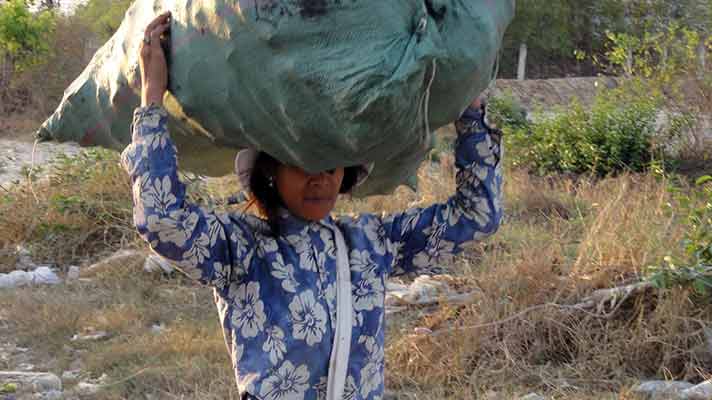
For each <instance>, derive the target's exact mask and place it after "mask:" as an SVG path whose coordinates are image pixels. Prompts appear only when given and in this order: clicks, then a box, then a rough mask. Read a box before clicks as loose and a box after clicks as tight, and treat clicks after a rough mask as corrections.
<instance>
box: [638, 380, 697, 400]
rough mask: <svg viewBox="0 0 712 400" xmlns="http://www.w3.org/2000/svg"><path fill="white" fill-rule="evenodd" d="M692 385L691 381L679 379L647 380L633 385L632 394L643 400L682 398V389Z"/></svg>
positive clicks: (673, 399)
mask: <svg viewBox="0 0 712 400" xmlns="http://www.w3.org/2000/svg"><path fill="white" fill-rule="evenodd" d="M693 386H694V385H693V384H691V383H688V382H681V381H648V382H643V383H641V384H639V385H638V386H636V387H634V388H633V394H635V395H637V396H638V398H640V399H643V400H675V399H684V397H683V395H682V391H684V390H686V389H689V388H691V387H693Z"/></svg>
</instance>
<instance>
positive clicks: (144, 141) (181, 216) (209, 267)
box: [121, 104, 502, 400]
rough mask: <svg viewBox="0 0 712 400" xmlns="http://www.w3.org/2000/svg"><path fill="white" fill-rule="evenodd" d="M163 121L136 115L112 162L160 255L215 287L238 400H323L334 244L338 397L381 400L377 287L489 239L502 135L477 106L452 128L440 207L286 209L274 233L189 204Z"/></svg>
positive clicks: (142, 112)
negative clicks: (307, 214) (449, 183)
mask: <svg viewBox="0 0 712 400" xmlns="http://www.w3.org/2000/svg"><path fill="white" fill-rule="evenodd" d="M167 117H168V115H167V113H166V111H165V109H163V108H162V107H161V106H157V105H155V104H151V105H150V106H146V107H140V108H137V109H136V110H135V111H134V119H133V124H132V127H131V129H132V135H133V142H132V143H131V144H130V145H129V146H128V147H127V148H126V149H125V150H124V152H123V153H122V156H121V164H122V166H123V167H124V168H125V169H126V171H127V172H128V173H129V174H130V176H131V178H132V182H133V199H134V223H135V225H136V228H137V229H138V231H139V233H140V235H141V236H142V237H143V238H144V239H145V240H146V241H147V242H148V243H149V244H150V246H151V248H152V249H153V250H154V251H155V252H156V253H158V254H159V255H161V256H163V257H165V258H167V259H169V260H173V261H174V262H175V263H176V264H177V265H178V267H179V268H180V269H181V270H182V271H183V272H184V273H186V274H187V275H189V276H191V277H193V278H195V279H198V280H200V281H201V282H202V283H204V284H207V285H210V286H212V287H213V288H214V294H215V295H214V297H215V303H216V305H217V309H218V314H219V318H220V322H221V324H222V327H223V331H224V336H225V341H226V344H227V347H228V351H229V353H230V357H231V360H232V366H233V368H234V371H235V377H236V380H237V386H238V390H239V391H240V393H249V394H251V395H252V396H254V397H256V398H258V399H263V400H277V399H279V400H292V399H299V400H302V399H324V398H325V396H326V395H325V393H326V383H327V376H328V367H329V357H330V353H331V349H332V342H333V337H334V332H335V319H336V304H335V299H336V264H335V263H336V246H335V237H334V233H333V232H334V231H333V230H332V229H334V228H336V227H338V229H340V230H341V232H342V234H343V237H344V240H345V242H346V244H347V247H348V250H349V251H348V256H349V257H348V258H349V264H350V270H351V283H352V303H353V321H352V334H351V338H352V341H351V353H350V356H349V364H348V370H347V372H348V373H347V379H346V388H345V391H344V396H343V397H344V399H349V400H356V399H364V400H366V399H369V400H371V399H382V397H383V393H384V384H383V376H384V375H383V369H384V360H383V356H384V337H385V336H384V315H385V307H384V301H385V294H386V293H385V287H386V279H387V278H388V277H389V276H393V275H398V274H403V273H408V272H419V271H421V272H422V271H424V270H427V269H428V268H429V267H431V266H433V265H434V264H436V263H437V262H438V258H439V256H440V255H441V254H452V253H457V252H458V251H460V246H461V244H463V243H465V242H468V241H472V240H478V239H482V238H484V237H486V236H488V235H491V234H493V233H494V232H495V231H496V230H497V228H498V226H499V223H500V220H501V217H502V170H501V163H500V159H501V156H502V152H501V148H500V146H499V136H498V135H497V134H495V132H494V131H493V130H491V129H490V128H488V127H487V126H486V124H485V122H484V116H483V113H482V112H480V110H476V109H473V108H469V109H467V110H466V111H465V113H464V114H463V115H462V116H461V117H460V119H459V120H458V121H457V123H456V127H457V130H458V138H457V142H456V150H455V152H456V161H455V165H456V168H457V192H456V193H455V194H454V195H453V196H452V197H451V198H450V199H449V200H448V201H447V202H445V203H444V204H435V205H432V206H430V207H427V208H414V209H409V210H406V211H405V212H402V213H397V214H393V215H384V216H380V215H372V214H363V215H360V216H358V217H346V216H344V217H339V218H333V217H331V216H328V217H326V218H325V219H324V220H322V221H319V222H308V221H304V220H301V219H299V218H298V217H296V216H293V215H291V214H290V213H289V212H287V211H285V210H283V211H282V213H281V215H280V217H279V224H278V225H279V232H280V234H279V236H278V237H275V236H273V235H272V234H271V233H270V229H269V226H268V224H267V223H266V222H265V221H264V220H262V219H260V218H257V217H255V216H252V215H248V214H243V213H239V212H237V213H220V212H215V211H211V210H208V209H205V208H202V207H199V206H198V205H195V204H191V203H189V202H187V201H186V198H185V196H186V188H185V186H184V184H183V183H181V181H180V180H179V179H178V173H177V158H176V155H177V153H176V149H175V146H174V144H173V142H172V141H171V138H170V135H169V132H168V130H167V128H166V122H167Z"/></svg>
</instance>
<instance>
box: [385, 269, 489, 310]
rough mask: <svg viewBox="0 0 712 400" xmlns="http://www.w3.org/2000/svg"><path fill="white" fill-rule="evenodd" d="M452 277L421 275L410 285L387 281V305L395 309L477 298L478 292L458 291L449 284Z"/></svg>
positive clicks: (463, 301) (466, 302)
mask: <svg viewBox="0 0 712 400" xmlns="http://www.w3.org/2000/svg"><path fill="white" fill-rule="evenodd" d="M451 279H452V277H450V276H449V275H436V276H430V275H421V276H419V277H417V278H415V280H414V281H413V283H411V284H410V285H403V284H399V283H394V282H387V283H386V307H388V308H391V310H394V309H396V308H397V307H399V306H404V305H427V304H436V303H438V302H441V301H443V302H446V303H451V304H468V303H472V302H474V301H475V300H476V298H477V294H478V292H476V291H475V292H467V293H457V292H455V290H454V289H453V288H452V287H451V286H450V284H448V281H449V280H451ZM391 312H393V311H391Z"/></svg>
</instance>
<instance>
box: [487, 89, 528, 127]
mask: <svg viewBox="0 0 712 400" xmlns="http://www.w3.org/2000/svg"><path fill="white" fill-rule="evenodd" d="M487 112H488V114H487V120H488V122H490V123H492V124H494V125H496V126H497V127H503V126H507V127H509V128H511V129H520V128H525V127H526V126H528V125H529V121H528V120H527V110H525V109H524V107H522V105H521V104H520V103H519V102H518V101H517V99H515V98H514V96H513V95H512V93H511V92H507V93H505V94H503V95H502V96H495V97H492V98H490V99H489V102H488V104H487Z"/></svg>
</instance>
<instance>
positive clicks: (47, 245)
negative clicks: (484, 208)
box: [0, 158, 712, 399]
mask: <svg viewBox="0 0 712 400" xmlns="http://www.w3.org/2000/svg"><path fill="white" fill-rule="evenodd" d="M102 162H104V163H105V164H103V165H104V166H101V165H102V164H101V163H102ZM451 162H452V160H451V159H449V160H448V159H447V158H445V159H444V160H443V161H442V162H441V165H439V166H438V165H427V166H424V167H423V168H422V169H421V170H420V172H419V178H420V179H419V180H420V189H419V191H418V193H414V192H412V191H410V190H408V189H405V188H401V189H399V190H398V191H396V193H394V195H392V196H382V197H373V198H369V199H366V200H344V201H341V202H340V203H339V205H338V211H339V212H381V211H387V212H390V211H398V210H402V209H404V208H406V207H412V206H422V205H427V204H429V203H431V202H434V201H442V200H444V199H445V198H447V196H448V195H449V194H450V193H452V191H453V190H454V179H453V178H452V175H451V173H452V165H451ZM448 163H450V164H448ZM71 165H74V164H71ZM78 165H80V166H81V165H82V164H81V163H80V164H78ZM98 165H99V167H97V168H104V169H101V170H97V173H95V174H90V175H89V176H88V177H84V178H81V179H80V178H79V177H81V176H83V175H81V174H80V173H79V171H77V170H76V169H72V168H74V167H71V168H70V167H66V166H65V167H66V168H70V170H69V171H70V172H66V171H65V173H63V174H62V175H61V177H62V179H64V180H57V179H60V178H59V177H58V178H56V179H55V180H53V181H52V180H51V181H49V182H47V183H44V184H37V185H35V186H34V188H33V189H32V190H30V188H27V187H25V188H21V189H18V191H17V192H15V193H14V194H13V195H12V196H8V197H7V198H5V200H3V201H2V202H0V220H2V221H1V222H0V223H1V224H2V226H3V228H2V229H1V230H0V243H2V244H3V245H4V246H5V247H6V248H7V247H10V246H12V245H14V244H16V243H19V242H25V243H30V244H32V245H33V246H32V248H33V251H35V252H38V253H39V254H43V255H44V256H45V257H48V258H51V257H55V259H56V260H59V262H60V264H62V263H64V262H70V261H75V260H77V259H81V258H82V257H83V256H86V255H91V254H99V253H103V252H107V251H110V250H112V249H115V248H119V247H131V246H136V245H137V242H136V238H135V236H134V235H133V233H132V231H131V228H130V214H129V212H130V199H129V197H128V194H129V192H128V182H127V181H126V178H125V176H124V175H123V172H122V171H120V170H119V169H118V167H117V166H116V165H115V163H114V161H113V160H111V159H107V160H104V161H101V162H99V163H98ZM67 176H69V177H71V179H70V178H68V177H67ZM506 176H507V183H506V188H505V193H506V198H507V211H508V216H507V220H506V223H505V224H504V225H503V226H502V227H501V229H500V231H499V232H498V234H497V235H495V236H494V237H492V238H490V239H488V240H487V241H485V242H481V243H476V244H473V245H471V246H470V247H469V248H468V251H467V252H466V253H465V254H464V255H462V256H460V257H458V258H457V259H456V260H455V262H454V263H453V265H452V267H451V272H452V273H453V274H457V275H458V276H459V277H460V278H461V279H460V280H461V281H462V282H464V284H466V285H469V286H472V287H478V288H480V289H481V290H482V296H481V297H480V298H479V299H478V301H477V302H476V303H474V304H471V305H468V306H450V305H447V304H442V305H439V306H434V307H430V308H415V309H412V310H409V311H407V312H405V313H402V314H399V315H396V316H394V317H392V318H391V320H390V321H389V334H388V342H387V348H386V353H387V381H388V386H389V388H390V389H391V390H392V391H394V392H397V393H399V398H403V399H416V398H418V399H422V398H452V399H476V398H483V396H484V394H485V393H487V392H490V391H496V392H498V393H500V397H499V398H504V399H507V398H512V397H514V396H515V395H521V394H526V393H529V392H531V391H539V392H544V393H547V394H549V395H551V396H552V397H554V398H561V399H572V398H577V399H594V398H596V399H602V398H611V399H614V398H620V399H625V398H629V397H628V394H627V392H628V388H629V386H630V384H632V383H634V382H636V381H637V380H640V379H645V378H651V377H659V378H677V379H688V380H691V381H699V380H701V379H703V378H704V377H705V375H704V374H705V372H704V371H705V368H706V365H707V366H709V365H710V363H711V362H712V360H710V359H709V357H710V354H709V350H708V351H706V352H705V351H700V348H701V346H703V343H704V335H703V333H702V327H703V326H705V325H707V326H708V325H709V321H710V320H712V306H710V305H709V303H708V302H707V303H705V302H702V301H700V300H699V299H697V298H695V297H694V296H693V295H691V293H690V292H688V291H687V290H686V289H684V288H679V289H675V290H671V291H664V292H657V291H655V292H653V291H650V292H648V293H647V294H646V296H641V297H635V298H631V299H629V300H627V301H626V302H625V303H624V304H623V305H622V306H621V308H620V309H619V310H618V312H617V313H615V314H613V315H612V316H611V317H610V318H602V317H601V316H596V315H592V314H591V313H586V312H582V311H580V310H574V309H571V308H566V307H560V306H557V305H568V304H572V303H575V302H577V301H578V300H580V299H581V298H582V297H584V296H585V295H587V294H589V293H590V292H591V291H592V290H594V289H597V288H603V287H611V286H616V285H619V284H622V283H624V282H630V281H635V280H638V279H640V278H641V272H642V268H643V267H645V266H647V265H649V264H656V263H659V262H660V260H661V259H662V258H663V257H664V256H665V255H667V254H675V253H677V252H678V247H679V246H678V242H679V240H680V239H681V237H682V234H683V229H684V227H683V226H682V225H681V223H680V221H679V218H678V216H677V215H675V214H674V213H671V212H670V211H669V208H668V207H667V204H668V203H669V202H671V196H670V194H669V193H668V190H667V188H668V185H669V182H667V181H666V180H665V179H663V178H659V177H656V176H653V175H623V176H620V177H617V178H611V179H606V180H602V181H587V180H578V181H573V180H567V179H553V178H547V179H543V178H533V177H531V176H529V175H527V174H525V173H522V172H519V171H508V172H507V174H506ZM234 188H235V186H234V182H233V181H231V183H229V184H226V183H225V182H224V181H210V182H208V184H207V185H205V186H204V189H205V190H207V191H208V192H210V193H211V195H210V196H208V197H209V198H222V197H226V196H228V195H230V194H233V193H234V191H235V190H234ZM78 193H81V195H80V196H79V197H80V200H81V201H79V200H78V199H75V200H74V201H70V202H69V204H67V202H66V201H64V202H62V201H59V200H58V199H62V196H64V197H66V196H72V195H77V194H78ZM58 196H59V197H58ZM10 197H11V198H10ZM58 204H59V205H61V206H62V207H59V206H58ZM57 225H62V226H65V225H66V226H68V227H69V228H68V229H67V230H66V231H61V230H60V233H57V232H58V230H57V229H56V228H48V227H52V226H57ZM53 235H54V236H53ZM0 247H1V246H0ZM88 278H91V281H88V282H80V283H77V284H74V285H67V286H62V287H54V288H33V289H21V290H16V291H12V292H0V320H4V321H6V323H5V325H6V328H2V329H3V331H2V332H0V335H3V336H4V335H8V336H10V335H11V337H16V338H18V339H19V341H20V342H21V343H20V344H21V345H25V346H29V347H31V348H32V349H34V351H36V352H37V354H39V355H45V357H46V355H49V356H51V358H52V359H53V360H55V361H54V362H52V363H49V364H47V363H45V364H43V365H48V366H49V368H50V369H52V370H53V371H55V372H58V373H61V372H62V371H63V370H66V368H67V366H68V365H70V364H71V363H72V361H74V360H76V359H81V360H82V361H83V363H84V365H85V373H86V374H87V376H91V377H98V376H100V375H101V374H102V373H104V372H105V373H107V374H108V376H109V381H108V385H107V387H106V388H105V390H104V391H103V392H102V394H100V395H98V396H97V398H102V399H122V398H139V396H140V395H144V394H146V393H150V394H154V395H155V396H158V398H166V399H177V398H185V399H233V398H237V394H236V393H235V386H234V379H233V376H232V371H231V369H230V365H229V361H228V357H227V353H226V351H225V344H224V341H223V338H222V334H221V332H220V328H219V324H218V322H217V318H216V314H215V309H214V305H213V303H212V294H211V292H210V290H208V289H205V288H201V287H198V286H196V285H194V284H191V283H189V282H188V281H186V280H182V279H175V278H173V279H167V278H164V277H160V276H155V275H148V274H146V273H144V272H142V270H141V264H140V260H137V261H136V262H135V263H128V265H117V266H115V268H109V269H105V270H104V271H103V272H101V273H98V275H95V276H92V277H88ZM540 305H546V306H543V307H538V306H540ZM531 307H538V308H533V309H532V308H531ZM497 321H501V322H499V323H494V322H497ZM156 323H162V324H164V325H165V326H166V330H165V331H163V333H162V334H160V335H157V334H155V333H153V332H152V331H151V327H152V326H153V325H154V324H156ZM493 323H494V324H493ZM483 324H484V325H486V326H484V327H482V326H480V327H478V326H477V325H483ZM2 325H3V324H0V326H2ZM416 327H428V328H430V329H431V330H433V331H435V332H438V333H437V334H436V335H432V336H431V335H413V334H412V332H413V329H414V328H416ZM87 329H96V330H106V331H108V332H109V333H110V334H111V337H110V338H108V339H107V340H105V341H102V342H97V343H83V344H79V343H76V342H70V340H69V338H70V337H71V336H72V335H73V334H74V333H77V332H81V331H83V330H87ZM40 357H41V356H40ZM69 387H71V384H70V385H69Z"/></svg>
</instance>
